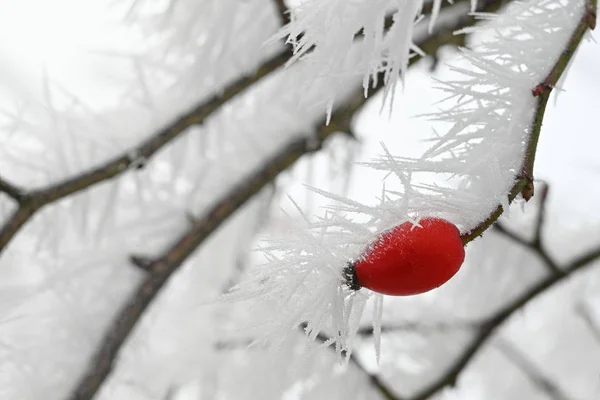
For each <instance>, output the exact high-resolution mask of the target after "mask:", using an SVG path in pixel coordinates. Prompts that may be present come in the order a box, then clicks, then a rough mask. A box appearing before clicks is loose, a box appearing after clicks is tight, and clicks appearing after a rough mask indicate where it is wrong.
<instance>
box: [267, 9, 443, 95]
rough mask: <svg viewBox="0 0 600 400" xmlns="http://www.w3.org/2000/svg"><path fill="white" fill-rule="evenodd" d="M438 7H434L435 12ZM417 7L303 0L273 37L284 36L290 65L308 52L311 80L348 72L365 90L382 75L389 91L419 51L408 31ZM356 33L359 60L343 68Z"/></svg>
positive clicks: (336, 77)
mask: <svg viewBox="0 0 600 400" xmlns="http://www.w3.org/2000/svg"><path fill="white" fill-rule="evenodd" d="M440 4H441V2H436V5H435V7H436V9H437V10H438V11H439V8H440ZM422 6H423V1H422V0H371V1H360V0H326V1H323V0H309V1H305V2H302V3H301V4H300V5H299V6H298V7H296V8H294V9H293V13H292V22H291V23H290V24H288V25H287V26H285V27H284V28H283V29H282V30H281V31H280V33H279V34H278V35H277V37H276V39H279V38H280V37H285V36H287V37H288V41H289V42H290V43H292V44H293V45H294V52H295V56H294V58H293V59H292V60H291V62H294V61H295V60H297V59H299V58H300V57H302V56H304V55H305V54H307V53H308V52H311V64H312V66H313V71H314V74H315V76H317V77H326V78H327V79H329V80H339V79H340V78H343V77H344V76H347V75H349V74H350V75H355V74H363V75H364V80H363V86H364V87H365V91H366V89H367V87H368V85H369V80H370V79H373V80H376V78H377V74H378V73H380V72H384V73H385V78H384V79H385V82H386V84H387V85H388V86H387V88H388V89H391V88H393V86H394V85H395V84H396V83H397V80H398V78H399V77H400V76H401V75H402V76H404V75H405V73H406V69H407V67H408V60H409V58H410V52H411V51H414V52H419V50H418V48H417V47H416V46H415V45H414V43H413V31H414V27H415V26H414V25H415V22H416V20H417V19H418V17H419V15H420V13H421V8H422ZM390 15H391V16H392V19H393V23H392V25H391V26H390V27H389V29H388V31H387V32H386V33H385V34H384V23H385V18H386V17H387V16H390ZM359 32H362V33H363V34H364V38H365V40H364V41H363V42H362V43H361V44H360V47H361V53H362V57H361V58H360V59H361V61H360V62H359V63H357V64H353V65H352V67H351V68H348V67H347V65H348V63H347V60H348V51H349V50H350V48H351V47H352V46H353V45H354V42H355V36H356V34H358V33H359ZM315 46H316V47H315ZM334 100H335V99H334V98H333V97H332V98H331V99H330V101H331V102H333V101H334Z"/></svg>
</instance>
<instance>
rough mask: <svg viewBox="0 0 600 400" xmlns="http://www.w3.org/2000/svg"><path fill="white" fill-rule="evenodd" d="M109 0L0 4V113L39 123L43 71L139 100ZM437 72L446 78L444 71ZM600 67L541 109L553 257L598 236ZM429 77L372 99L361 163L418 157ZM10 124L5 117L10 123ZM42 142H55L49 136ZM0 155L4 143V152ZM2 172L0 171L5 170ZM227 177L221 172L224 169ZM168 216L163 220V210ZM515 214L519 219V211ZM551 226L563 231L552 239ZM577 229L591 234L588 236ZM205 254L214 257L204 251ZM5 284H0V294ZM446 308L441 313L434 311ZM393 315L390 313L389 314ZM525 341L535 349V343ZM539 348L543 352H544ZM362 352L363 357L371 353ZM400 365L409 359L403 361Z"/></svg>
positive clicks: (82, 96) (584, 72) (588, 48)
mask: <svg viewBox="0 0 600 400" xmlns="http://www.w3.org/2000/svg"><path fill="white" fill-rule="evenodd" d="M105 4H106V2H105V1H97V0H93V1H92V0H86V1H81V0H79V1H78V0H56V1H52V2H49V1H46V0H0V10H2V12H0V109H1V110H4V111H6V110H9V111H10V113H17V111H18V110H22V109H23V108H25V109H26V110H28V111H27V112H29V113H30V114H29V118H32V119H35V116H36V110H39V108H38V105H37V104H39V103H45V102H47V101H48V95H47V92H46V91H45V85H46V83H45V79H46V78H45V77H47V78H48V79H49V81H51V82H52V84H53V85H56V86H57V87H58V86H61V87H63V88H64V89H65V92H68V93H70V94H71V95H74V96H75V97H77V98H78V99H79V101H81V102H82V103H83V104H85V106H86V108H87V109H90V110H94V112H98V113H101V112H102V111H103V110H105V109H108V108H110V107H112V106H115V105H116V104H119V102H120V101H121V100H120V99H121V98H122V97H123V96H130V95H131V98H134V99H135V98H136V96H135V95H132V94H131V92H130V88H131V87H133V86H136V85H137V86H139V82H135V83H132V80H133V79H134V77H135V76H137V71H136V70H135V67H134V66H133V65H132V63H130V61H129V58H127V57H122V55H123V54H130V53H143V48H144V46H145V45H148V43H147V42H145V41H144V39H145V37H144V35H143V33H142V32H140V31H139V30H136V29H128V28H124V27H123V26H122V25H119V24H118V23H116V22H110V21H111V20H112V21H114V20H115V18H116V17H117V16H122V15H123V14H124V11H125V10H126V8H127V7H122V6H120V5H119V2H116V1H115V2H114V4H115V6H114V7H111V11H109V12H107V11H106V7H105ZM107 21H108V22H107ZM440 71H441V72H440V73H439V74H438V77H443V76H444V75H443V67H442V68H441V70H440ZM597 71H600V51H599V48H598V45H597V44H595V43H592V42H587V43H585V44H584V45H583V46H582V47H581V49H580V51H579V53H578V55H577V57H576V59H575V63H574V64H573V65H572V67H571V69H570V72H569V75H568V78H567V80H566V81H565V82H564V83H563V86H564V87H565V89H566V91H565V92H564V93H561V94H560V95H559V98H558V103H557V106H556V107H554V106H550V107H549V109H548V110H547V113H546V115H547V116H546V118H545V123H544V127H543V131H542V135H541V139H540V144H539V146H538V152H537V158H536V167H535V174H536V178H539V179H544V180H545V181H547V182H549V183H550V184H551V192H550V193H551V194H550V198H549V208H548V215H549V218H548V222H547V224H548V225H547V229H548V231H549V232H552V233H553V234H552V235H548V236H547V237H548V240H549V241H550V242H549V245H548V247H549V248H550V250H551V251H552V252H554V253H556V255H557V257H559V259H563V258H566V257H567V256H568V255H569V254H572V253H575V254H576V253H578V252H579V250H581V248H583V247H584V246H585V245H587V244H588V243H586V239H587V240H588V241H589V242H590V243H591V244H593V243H596V242H597V240H598V239H597V238H600V216H598V214H597V205H598V204H600V184H598V181H600V179H599V177H600V161H598V159H599V158H598V149H599V148H600V134H599V133H600V132H599V130H598V126H599V123H598V122H599V121H598V118H599V116H598V115H599V112H600V105H599V104H600V103H599V102H598V100H597V96H598V93H600V79H598V74H597ZM430 78H431V76H430V75H429V74H428V73H426V72H424V71H423V70H417V69H413V70H411V73H410V74H409V78H408V79H407V86H406V87H405V88H404V90H403V94H402V91H399V92H398V94H397V95H396V103H395V105H394V113H393V115H392V117H391V119H388V117H387V112H384V113H383V114H382V115H381V114H380V113H379V104H378V102H373V103H371V105H370V106H369V107H368V108H367V110H366V112H364V113H362V115H361V119H360V120H359V121H358V122H357V128H356V131H357V133H358V134H359V136H360V137H361V139H362V140H364V145H363V147H362V149H361V151H360V160H364V161H366V160H369V159H370V158H371V157H374V156H376V155H378V154H380V145H379V142H380V141H382V142H385V144H386V146H387V147H388V148H389V150H390V151H391V153H392V154H395V155H406V156H408V155H419V154H420V151H421V150H422V149H423V148H424V147H423V144H421V143H420V142H419V140H420V138H422V137H424V136H426V135H429V133H430V128H431V125H430V124H429V123H427V122H426V121H424V120H422V119H410V118H409V117H410V116H412V115H416V114H419V113H422V112H427V111H430V110H431V108H430V104H431V103H432V102H434V101H435V99H436V98H437V96H438V94H436V92H435V91H434V90H432V88H431V86H432V85H431V83H430ZM166 82H167V79H165V81H164V82H162V83H157V82H153V83H152V84H154V85H155V86H156V88H155V89H156V90H157V91H158V89H159V88H161V87H162V85H163V83H166ZM67 98H68V97H62V96H58V97H54V102H53V107H55V108H57V109H61V108H63V107H67V106H68V104H70V103H69V102H68V101H67ZM374 103H377V104H374ZM254 106H260V105H254ZM166 114H168V113H166ZM0 118H1V117H0ZM10 120H11V118H7V121H9V122H10ZM9 122H7V123H6V125H5V126H3V127H2V128H0V129H2V130H3V131H4V132H0V146H9V145H11V144H13V143H14V140H15V138H14V137H12V138H9V135H6V134H5V133H6V132H8V131H9V130H10V128H11V125H10V123H9ZM3 133H4V135H3ZM41 134H42V133H41ZM48 140H50V141H51V138H50V139H48ZM2 154H3V153H2V151H1V149H0V157H1V156H2ZM7 165H10V163H9V162H3V161H2V160H1V159H0V166H1V167H2V168H6V166H7ZM0 172H2V173H5V171H4V170H2V171H0ZM223 173H224V174H227V171H224V172H223ZM6 174H7V176H12V175H14V176H16V177H17V179H18V178H19V176H18V174H17V175H15V173H14V171H12V172H11V171H10V170H8V171H6ZM11 174H12V175H11ZM301 180H302V178H299V179H298V181H297V183H296V184H295V185H290V190H289V192H290V193H291V194H293V195H294V196H302V193H303V190H304V189H303V188H301V187H300V184H301V183H302V182H301ZM317 182H318V179H317ZM380 190H381V174H378V173H375V172H372V171H369V170H367V169H366V168H363V167H358V168H355V169H354V172H353V175H352V180H351V187H350V192H349V196H350V197H352V198H354V199H357V200H359V201H362V202H364V203H371V202H374V201H375V197H376V196H377V195H379V193H380ZM166 214H167V217H166V218H167V219H168V215H169V213H168V212H167V213H166ZM515 214H516V215H515V217H516V220H517V222H518V221H519V218H518V217H519V215H518V214H519V213H518V211H515ZM524 218H525V219H526V218H527V217H524ZM517 225H518V223H517ZM556 232H560V234H556V235H555V234H554V233H556ZM579 232H587V235H585V236H586V237H582V235H581V234H580V233H579ZM215 240H217V239H215ZM227 244H229V243H227ZM223 246H225V245H223ZM219 250H220V249H219V248H218V247H217V248H216V249H213V253H212V254H213V255H214V254H216V253H217V252H218V251H219ZM208 256H209V257H208V259H209V260H210V259H211V257H210V254H209V255H208ZM203 257H207V256H206V255H204V256H203ZM219 257H221V258H223V260H222V261H219V260H217V261H215V264H218V263H219V262H223V263H233V262H234V261H233V260H230V259H227V257H226V256H224V255H220V256H219ZM214 258H215V257H213V258H212V259H214ZM0 264H1V263H0ZM2 266H3V267H4V266H5V265H2ZM23 279H24V280H27V279H26V278H23ZM34 280H35V279H34ZM596 280H597V278H596ZM5 289H6V287H5V288H2V287H1V286H0V291H2V290H5ZM448 290H452V288H450V289H448ZM6 293H8V292H6ZM434 298H435V296H430V297H427V296H425V297H424V298H423V300H422V303H424V304H427V303H431V302H434V300H430V299H434ZM416 302H419V300H417V301H416ZM457 303H460V299H457ZM407 304H408V305H406V306H399V308H398V309H397V310H400V311H397V313H401V312H402V310H406V313H405V314H404V316H407V315H410V314H411V313H413V314H418V311H417V310H419V309H420V308H419V307H426V306H425V305H420V306H417V305H414V304H413V305H411V303H407ZM388 306H389V304H388ZM410 307H413V308H412V309H409V308H410ZM549 307H550V306H549ZM443 311H444V310H443V309H441V310H440V313H443ZM394 315H395V314H394V313H392V314H390V318H391V317H393V316H394ZM165 326H167V325H165ZM0 329H2V328H1V325H0ZM515 329H516V328H515ZM519 332H520V333H518V334H517V335H516V337H518V336H519V335H522V336H524V337H526V335H523V334H522V331H519ZM190 340H191V339H190ZM156 343H161V344H162V345H164V349H163V350H164V351H165V352H166V353H168V347H169V343H167V342H163V341H160V340H158V341H157V342H156ZM396 345H398V344H396ZM525 345H526V346H531V342H527V343H526V344H525ZM400 347H401V345H400ZM389 348H394V345H393V344H390V347H389ZM389 348H388V349H389ZM538 350H539V352H540V354H542V353H543V349H541V350H540V349H538ZM385 351H386V348H385V346H384V349H383V352H384V353H385ZM532 351H533V352H535V351H537V350H536V349H532ZM365 353H366V354H368V350H367V351H366V352H365ZM540 357H542V356H540ZM405 361H406V360H405ZM406 363H407V364H410V362H409V361H406ZM384 365H385V363H384ZM557 373H558V372H557ZM208 379H210V378H208ZM470 390H472V391H473V392H472V393H473V396H474V397H473V398H484V397H478V396H481V393H477V388H476V387H475V389H473V388H471V389H470ZM120 393H125V392H120ZM138 395H139V394H138ZM0 398H2V396H1V394H0ZM32 398H34V397H32ZM140 398H143V397H140ZM485 398H486V399H488V398H487V397H485Z"/></svg>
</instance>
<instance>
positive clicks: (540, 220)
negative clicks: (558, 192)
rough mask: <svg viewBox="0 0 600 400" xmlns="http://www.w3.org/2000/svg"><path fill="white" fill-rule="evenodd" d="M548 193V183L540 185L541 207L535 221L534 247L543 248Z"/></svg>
mask: <svg viewBox="0 0 600 400" xmlns="http://www.w3.org/2000/svg"><path fill="white" fill-rule="evenodd" d="M548 191H549V187H548V184H547V183H545V182H544V183H542V184H541V185H540V190H539V196H540V205H539V209H538V212H537V218H536V220H535V231H534V233H533V243H532V244H533V245H535V246H537V247H540V248H541V247H542V231H543V230H544V224H545V222H546V203H547V202H548Z"/></svg>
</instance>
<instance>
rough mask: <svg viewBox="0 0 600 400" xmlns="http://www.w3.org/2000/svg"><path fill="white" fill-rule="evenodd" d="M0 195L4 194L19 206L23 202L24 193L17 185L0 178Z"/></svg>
mask: <svg viewBox="0 0 600 400" xmlns="http://www.w3.org/2000/svg"><path fill="white" fill-rule="evenodd" d="M0 193H6V194H7V195H8V197H10V198H12V199H13V200H14V201H16V202H17V203H19V204H21V203H22V202H23V201H24V200H25V192H24V191H23V190H22V189H21V188H19V187H17V185H15V184H12V183H10V182H8V181H7V180H6V179H3V178H2V177H1V176H0Z"/></svg>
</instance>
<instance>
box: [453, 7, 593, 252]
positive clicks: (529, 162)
mask: <svg viewBox="0 0 600 400" xmlns="http://www.w3.org/2000/svg"><path fill="white" fill-rule="evenodd" d="M596 2H597V0H588V5H587V10H586V12H585V13H584V15H583V17H582V18H581V20H580V21H579V23H578V24H577V26H576V28H575V30H574V31H573V33H572V35H571V37H570V39H569V41H568V43H567V46H566V48H565V49H564V50H563V52H562V53H561V54H560V56H559V58H558V60H557V61H556V63H555V64H554V66H553V67H552V69H551V70H550V73H549V74H548V75H547V76H546V78H545V79H544V81H543V82H542V83H540V84H539V85H538V86H537V87H535V88H534V89H533V90H532V94H533V96H535V97H538V103H537V106H536V111H535V114H534V118H533V122H532V125H531V134H530V135H529V143H528V144H527V150H526V151H525V158H524V160H523V167H522V171H521V175H520V176H519V177H518V179H517V181H516V182H515V184H514V185H513V187H512V189H511V190H510V191H509V193H508V200H509V202H512V201H513V200H514V199H515V198H516V197H517V196H518V195H519V194H522V195H523V197H524V198H525V199H526V200H529V197H531V196H533V164H534V161H535V153H536V149H537V143H538V140H539V137H540V131H541V129H542V122H543V120H544V113H545V111H546V105H547V104H548V99H549V98H550V93H551V91H552V89H553V87H554V86H555V85H556V83H557V82H558V80H559V79H560V77H561V76H562V74H563V72H564V70H565V69H566V67H567V65H568V64H569V61H570V60H571V58H573V55H574V54H575V50H576V49H577V47H578V46H579V44H580V43H581V40H582V39H583V36H584V35H585V33H586V32H587V31H588V29H594V27H595V26H596ZM503 212H504V209H503V208H502V206H501V205H499V206H498V207H497V208H496V209H495V210H494V211H493V212H492V213H491V214H490V215H489V216H488V217H487V218H486V219H485V220H484V221H483V222H481V223H480V224H479V225H478V226H476V227H475V228H474V229H472V230H471V231H470V232H467V233H465V234H463V235H462V241H463V243H464V244H467V243H469V242H470V241H472V240H474V239H475V238H477V237H478V236H480V235H481V234H482V233H483V232H485V231H486V230H487V229H488V228H489V227H490V226H492V225H493V224H494V222H496V220H497V219H498V218H499V217H500V215H502V213H503Z"/></svg>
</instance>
